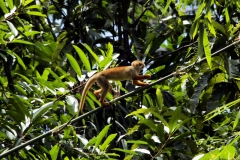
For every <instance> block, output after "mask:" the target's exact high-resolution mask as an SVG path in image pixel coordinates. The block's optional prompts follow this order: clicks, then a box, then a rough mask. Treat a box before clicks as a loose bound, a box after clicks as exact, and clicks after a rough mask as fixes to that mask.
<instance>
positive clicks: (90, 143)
mask: <svg viewBox="0 0 240 160" xmlns="http://www.w3.org/2000/svg"><path fill="white" fill-rule="evenodd" d="M96 141H97V137H93V138H92V139H90V141H89V142H88V143H87V145H86V146H85V147H84V148H88V147H90V146H91V147H92V146H93V145H94V144H95V143H96Z"/></svg>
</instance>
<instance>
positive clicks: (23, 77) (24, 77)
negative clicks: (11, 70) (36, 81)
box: [15, 73, 32, 84]
mask: <svg viewBox="0 0 240 160" xmlns="http://www.w3.org/2000/svg"><path fill="white" fill-rule="evenodd" d="M15 74H16V75H18V76H20V77H22V79H24V80H25V81H26V82H27V83H28V84H32V81H31V80H30V79H28V78H27V77H26V76H24V75H22V74H19V73H15Z"/></svg>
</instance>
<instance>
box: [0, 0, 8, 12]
mask: <svg viewBox="0 0 240 160" xmlns="http://www.w3.org/2000/svg"><path fill="white" fill-rule="evenodd" d="M0 7H1V9H2V11H3V12H4V13H5V14H7V13H8V12H9V11H8V9H7V7H6V4H5V1H4V0H0Z"/></svg>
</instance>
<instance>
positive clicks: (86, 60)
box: [73, 45, 91, 72]
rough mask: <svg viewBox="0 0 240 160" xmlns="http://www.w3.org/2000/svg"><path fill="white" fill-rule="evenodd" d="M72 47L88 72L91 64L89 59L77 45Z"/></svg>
mask: <svg viewBox="0 0 240 160" xmlns="http://www.w3.org/2000/svg"><path fill="white" fill-rule="evenodd" d="M73 48H74V49H75V50H76V52H77V53H78V55H79V57H80V59H81V61H82V63H83V64H84V66H85V67H86V69H87V71H88V72H90V71H91V66H90V63H89V59H88V58H87V56H86V54H85V53H84V52H83V51H82V50H81V49H80V48H79V47H78V46H75V45H73Z"/></svg>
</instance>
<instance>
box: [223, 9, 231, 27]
mask: <svg viewBox="0 0 240 160" xmlns="http://www.w3.org/2000/svg"><path fill="white" fill-rule="evenodd" d="M224 13H225V20H226V22H227V23H229V22H230V18H229V13H228V7H225V12H224Z"/></svg>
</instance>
